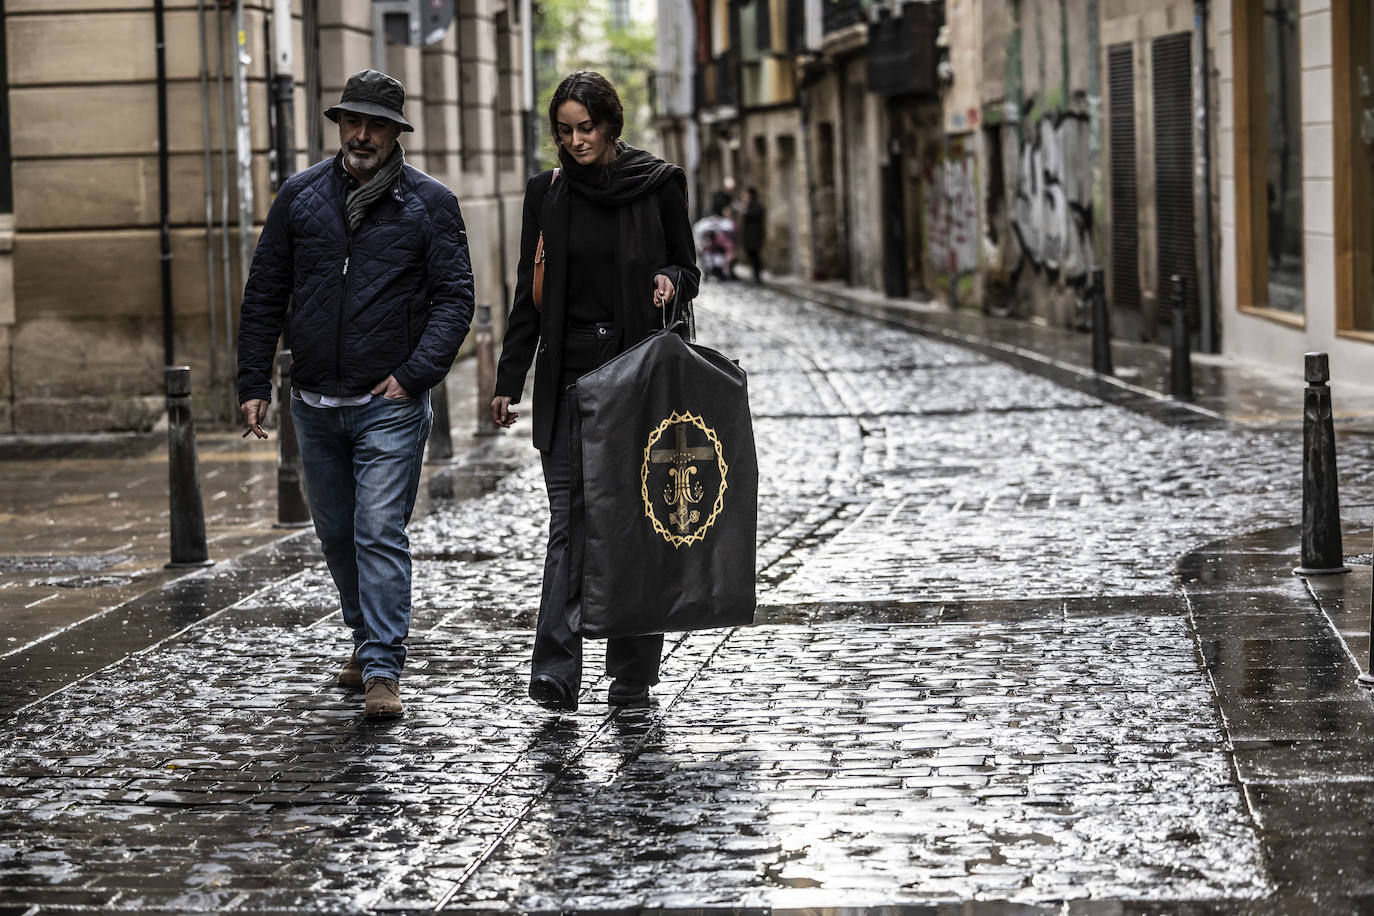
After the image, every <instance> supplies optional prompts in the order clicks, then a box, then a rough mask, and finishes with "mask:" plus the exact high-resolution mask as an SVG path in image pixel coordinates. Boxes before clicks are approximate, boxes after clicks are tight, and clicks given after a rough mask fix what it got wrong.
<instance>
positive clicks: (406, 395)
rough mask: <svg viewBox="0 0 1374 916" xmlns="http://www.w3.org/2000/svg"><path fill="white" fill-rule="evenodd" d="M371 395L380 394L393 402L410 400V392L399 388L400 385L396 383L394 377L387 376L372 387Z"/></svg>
mask: <svg viewBox="0 0 1374 916" xmlns="http://www.w3.org/2000/svg"><path fill="white" fill-rule="evenodd" d="M372 393H373V394H380V395H381V396H382V397H384V398H390V399H391V400H393V401H408V400H410V392H409V391H406V390H405V389H404V388H402V387H401V384H400V383H399V382H397V381H396V376H394V375H388V376H387V377H386V378H384V379H382V380H381V381H380V382H378V383H377V384H375V385H373V386H372Z"/></svg>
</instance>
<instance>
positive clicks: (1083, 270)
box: [1012, 114, 1093, 281]
mask: <svg viewBox="0 0 1374 916" xmlns="http://www.w3.org/2000/svg"><path fill="white" fill-rule="evenodd" d="M1012 227H1013V228H1014V229H1015V231H1016V237H1017V240H1018V241H1019V242H1020V244H1021V250H1022V251H1023V252H1024V253H1025V256H1026V258H1027V260H1029V261H1030V262H1031V264H1032V265H1034V266H1035V267H1036V268H1037V269H1040V270H1044V271H1046V272H1048V273H1051V274H1054V275H1057V276H1059V277H1061V278H1063V279H1065V280H1070V281H1073V280H1081V279H1084V278H1086V277H1087V276H1088V272H1089V271H1090V270H1092V267H1093V252H1092V229H1093V207H1092V168H1091V165H1090V157H1089V136H1088V119H1087V117H1086V116H1084V115H1079V114H1060V115H1054V116H1050V115H1046V116H1044V117H1042V118H1041V119H1040V121H1039V123H1038V124H1037V125H1036V127H1035V129H1034V130H1031V131H1029V132H1028V134H1027V135H1026V136H1025V137H1024V138H1023V139H1022V141H1021V151H1020V157H1019V160H1018V167H1017V177H1016V199H1015V202H1014V204H1013V209H1012Z"/></svg>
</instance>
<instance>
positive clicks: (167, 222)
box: [153, 0, 176, 366]
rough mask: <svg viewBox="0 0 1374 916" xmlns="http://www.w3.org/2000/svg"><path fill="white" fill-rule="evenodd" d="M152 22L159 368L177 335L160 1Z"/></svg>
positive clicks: (164, 47)
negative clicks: (159, 269)
mask: <svg viewBox="0 0 1374 916" xmlns="http://www.w3.org/2000/svg"><path fill="white" fill-rule="evenodd" d="M153 22H154V31H155V32H156V36H155V39H154V44H155V47H156V51H157V182H158V189H157V203H158V219H159V223H160V225H161V230H160V235H161V258H162V364H163V365H164V366H170V365H172V361H173V360H174V359H175V358H176V340H175V337H176V334H175V326H174V323H173V322H174V320H175V319H174V312H173V310H172V226H171V216H170V211H171V204H170V197H169V191H168V178H167V158H168V155H167V34H166V32H167V29H166V25H167V24H166V21H165V17H164V15H163V4H162V0H154V2H153Z"/></svg>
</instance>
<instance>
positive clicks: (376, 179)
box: [339, 143, 406, 232]
mask: <svg viewBox="0 0 1374 916" xmlns="http://www.w3.org/2000/svg"><path fill="white" fill-rule="evenodd" d="M343 155H344V154H343V152H342V151H340V153H339V156H340V157H342V156H343ZM405 162H406V151H405V150H403V149H401V144H399V143H397V144H396V148H395V149H394V150H392V151H391V155H390V156H389V157H387V160H386V162H383V163H382V166H381V168H379V169H377V171H376V173H375V174H374V175H373V176H372V178H371V180H370V181H368V183H367V184H365V185H363V186H361V187H358V188H354V189H353V190H352V191H349V192H348V196H347V197H345V198H344V212H345V213H347V214H348V230H349V231H350V232H357V231H358V226H360V225H362V222H363V216H364V215H365V214H366V213H367V208H368V207H370V206H372V204H373V203H375V202H376V201H377V199H378V198H380V197H381V196H382V195H384V194H386V192H387V189H388V188H390V187H391V183H392V182H394V181H395V180H396V178H397V176H398V175H400V174H401V166H403V165H405ZM339 164H340V166H342V165H343V159H342V158H340V160H339Z"/></svg>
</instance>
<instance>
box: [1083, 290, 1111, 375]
mask: <svg viewBox="0 0 1374 916" xmlns="http://www.w3.org/2000/svg"><path fill="white" fill-rule="evenodd" d="M1104 287H1105V284H1104V283H1103V279H1102V268H1101V267H1094V268H1093V272H1092V281H1091V285H1090V286H1089V293H1088V295H1089V296H1091V297H1092V300H1091V302H1092V322H1093V371H1094V372H1096V373H1098V374H1099V375H1112V374H1113V372H1112V329H1111V324H1110V319H1109V318H1108V316H1107V291H1106V289H1105V288H1104Z"/></svg>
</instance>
